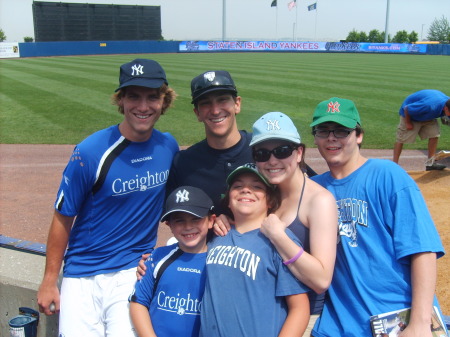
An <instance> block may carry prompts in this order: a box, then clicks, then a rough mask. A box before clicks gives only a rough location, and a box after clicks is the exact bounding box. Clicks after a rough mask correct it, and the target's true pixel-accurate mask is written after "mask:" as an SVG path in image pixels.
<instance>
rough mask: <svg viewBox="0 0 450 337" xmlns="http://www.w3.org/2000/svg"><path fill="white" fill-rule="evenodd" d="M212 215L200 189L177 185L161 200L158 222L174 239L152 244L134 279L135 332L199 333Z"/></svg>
mask: <svg viewBox="0 0 450 337" xmlns="http://www.w3.org/2000/svg"><path fill="white" fill-rule="evenodd" d="M215 218H216V216H215V215H214V214H213V202H212V200H211V199H210V198H209V197H208V196H207V195H206V194H205V192H203V191H202V190H201V189H199V188H196V187H192V186H181V187H179V188H177V189H175V190H174V191H173V192H172V193H171V194H170V195H169V196H168V197H167V200H166V207H165V210H164V215H163V216H162V218H161V221H162V222H164V221H165V222H166V223H167V225H169V227H170V230H171V231H172V233H173V235H174V236H175V238H176V239H177V240H178V243H175V244H173V245H170V246H164V247H159V248H157V249H155V251H154V252H153V253H152V256H151V257H150V260H148V261H147V262H146V266H147V268H148V270H147V273H146V274H145V276H144V277H143V278H142V279H141V280H140V281H138V282H137V283H136V285H135V291H134V293H133V294H132V296H131V298H130V300H131V305H130V313H131V319H132V320H133V324H134V327H135V328H136V331H137V333H138V334H139V336H140V337H151V336H158V337H175V336H176V337H198V334H199V330H200V308H201V303H202V298H203V292H204V290H205V279H206V270H205V265H206V250H207V246H206V240H207V234H208V231H209V229H210V228H211V227H212V224H213V223H214V220H215Z"/></svg>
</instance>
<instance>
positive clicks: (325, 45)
mask: <svg viewBox="0 0 450 337" xmlns="http://www.w3.org/2000/svg"><path fill="white" fill-rule="evenodd" d="M179 51H180V52H188V53H192V52H232V51H249V52H251V51H264V52H269V51H286V52H296V51H298V52H300V51H301V52H359V53H426V51H427V46H426V45H417V44H406V43H362V42H310V41H308V42H300V41H297V42H291V41H182V42H180V44H179Z"/></svg>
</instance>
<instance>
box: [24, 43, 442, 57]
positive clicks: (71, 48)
mask: <svg viewBox="0 0 450 337" xmlns="http://www.w3.org/2000/svg"><path fill="white" fill-rule="evenodd" d="M19 50H20V57H45V56H69V55H107V54H149V53H195V52H201V53H205V52H206V53H208V52H333V53H336V52H338V53H339V52H340V53H348V52H353V53H390V54H397V53H401V54H422V55H450V45H449V44H428V45H425V44H399V43H358V42H310V41H307V42H299V41H297V42H292V41H79V42H77V41H73V42H22V43H19Z"/></svg>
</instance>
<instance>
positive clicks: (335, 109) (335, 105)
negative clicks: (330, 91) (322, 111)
mask: <svg viewBox="0 0 450 337" xmlns="http://www.w3.org/2000/svg"><path fill="white" fill-rule="evenodd" d="M340 106H341V105H340V104H339V102H334V103H333V102H330V103H328V110H327V112H331V113H333V112H340V111H339V107H340Z"/></svg>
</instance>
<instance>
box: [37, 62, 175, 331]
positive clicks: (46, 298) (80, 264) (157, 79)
mask: <svg viewBox="0 0 450 337" xmlns="http://www.w3.org/2000/svg"><path fill="white" fill-rule="evenodd" d="M119 83H120V86H119V88H118V89H117V90H116V92H117V93H116V94H115V95H114V97H113V100H114V102H115V104H117V106H118V108H119V112H120V113H122V114H123V115H124V119H123V121H122V122H121V123H120V124H119V125H114V126H111V127H109V128H107V129H104V130H101V131H98V132H96V133H94V134H93V135H91V136H89V137H87V138H86V139H85V140H83V141H82V142H81V143H80V144H78V145H77V146H76V147H75V149H74V151H73V154H72V157H71V159H70V161H69V163H68V165H67V167H66V168H65V170H64V173H63V179H62V182H61V185H60V188H59V191H58V194H57V199H56V202H55V213H54V217H53V221H52V224H51V227H50V231H49V237H48V243H47V257H46V269H45V274H44V278H43V281H42V284H41V286H40V288H39V292H38V303H39V307H40V310H41V312H44V313H45V314H47V315H51V314H53V313H55V312H59V311H60V322H59V332H60V335H61V336H65V337H70V336H77V337H78V336H106V335H107V336H117V337H119V336H120V337H123V336H134V335H135V334H134V331H133V328H132V324H131V321H130V319H129V311H128V295H129V294H130V293H131V290H132V289H133V285H134V283H135V267H136V265H137V262H138V261H139V259H140V256H141V254H142V252H143V251H147V252H149V251H151V250H152V249H153V247H154V245H155V243H156V234H157V227H158V224H159V222H158V219H159V218H160V214H161V209H162V206H163V201H164V192H165V184H166V181H167V177H168V173H169V169H170V165H171V163H172V159H173V156H174V155H175V153H176V152H177V151H178V144H177V142H176V141H175V139H174V138H173V137H172V135H170V134H169V133H162V132H160V131H158V130H156V129H155V128H154V126H155V123H156V122H157V120H158V119H159V117H160V116H161V115H162V114H164V112H165V111H166V110H167V109H168V108H169V107H170V106H171V104H172V101H173V100H174V99H175V92H174V91H173V90H172V89H171V88H170V87H169V86H168V82H167V79H166V75H165V72H164V70H163V68H162V67H161V66H160V65H159V64H158V63H157V62H155V61H153V60H147V59H136V60H134V61H132V62H129V63H126V64H123V65H122V66H121V67H120V79H119ZM66 248H67V252H66ZM63 259H64V274H63V276H64V278H63V282H62V285H61V299H60V294H59V291H58V286H57V282H58V275H59V271H60V268H61V265H62V261H63ZM51 304H53V305H54V307H55V309H56V310H54V311H52V310H51V306H50V305H51ZM53 305H52V306H53Z"/></svg>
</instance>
